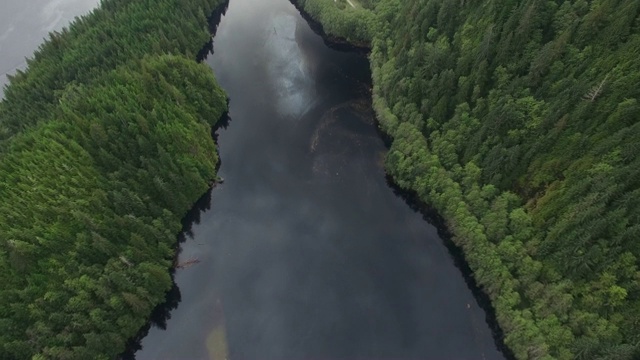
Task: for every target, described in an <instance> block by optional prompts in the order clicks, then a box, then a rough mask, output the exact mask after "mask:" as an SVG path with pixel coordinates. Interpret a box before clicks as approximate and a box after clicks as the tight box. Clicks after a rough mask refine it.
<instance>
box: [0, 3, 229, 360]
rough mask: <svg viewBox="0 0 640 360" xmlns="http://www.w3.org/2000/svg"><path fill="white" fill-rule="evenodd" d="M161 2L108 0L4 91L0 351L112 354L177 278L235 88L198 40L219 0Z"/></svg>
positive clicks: (14, 354) (38, 355)
mask: <svg viewBox="0 0 640 360" xmlns="http://www.w3.org/2000/svg"><path fill="white" fill-rule="evenodd" d="M154 3H155V6H150V5H151V4H147V1H144V0H140V1H122V0H111V1H109V0H106V1H103V2H102V8H101V9H99V10H96V11H95V12H94V13H93V14H91V15H88V16H87V17H85V18H83V19H81V20H80V21H78V22H76V23H75V24H74V25H72V27H71V28H70V30H66V31H63V32H62V33H61V34H54V35H52V36H51V39H50V40H49V42H47V43H46V44H44V45H43V46H42V47H41V49H40V50H39V52H38V53H36V56H35V59H34V60H31V61H30V63H29V68H28V69H27V70H26V71H25V72H21V73H19V74H18V75H17V76H15V77H14V78H13V79H12V81H11V85H10V86H9V87H8V88H7V91H6V94H7V97H6V100H5V101H3V102H2V103H0V127H2V129H3V134H4V136H5V137H4V139H3V140H2V142H1V144H2V147H1V150H0V198H1V199H2V200H3V201H2V204H0V282H1V283H2V287H0V359H28V358H34V359H113V358H115V356H116V355H117V354H119V353H121V352H122V351H124V348H125V344H126V342H127V340H128V339H130V338H131V337H133V336H135V335H136V333H137V332H138V331H139V330H140V329H141V328H142V327H143V326H144V325H145V324H146V322H147V321H148V316H149V314H150V313H151V310H152V309H153V307H154V306H156V305H157V304H159V303H161V302H162V301H164V299H165V292H166V291H167V290H168V289H169V288H170V287H171V285H172V282H171V278H170V276H169V268H170V267H171V265H172V261H173V256H174V249H175V243H176V235H177V233H178V232H179V231H180V229H181V219H182V217H183V216H184V215H185V214H186V212H187V211H188V210H189V209H190V208H191V207H192V205H193V203H194V202H195V201H196V200H197V199H198V198H199V197H200V196H201V195H202V194H203V193H205V192H206V190H207V189H208V188H209V184H210V182H211V181H212V180H213V179H215V177H216V175H215V169H216V165H217V162H218V157H217V154H216V148H215V144H214V141H213V139H212V137H211V127H212V126H213V125H214V124H215V123H216V122H217V121H218V119H220V118H221V116H222V115H223V113H224V112H225V111H226V96H225V94H224V92H223V91H222V90H221V89H220V87H219V86H218V84H217V82H216V80H215V78H214V76H213V73H212V72H211V69H210V68H209V67H208V66H206V65H200V64H197V63H196V62H195V60H194V55H193V54H196V53H197V52H198V51H199V50H200V48H201V47H202V46H203V44H205V43H206V41H207V40H208V39H209V32H208V24H207V19H206V16H205V14H209V13H211V12H212V10H213V9H214V7H215V6H218V5H219V2H218V1H206V0H202V1H200V0H193V1H184V0H180V1H178V0H168V1H167V0H165V1H160V2H154ZM141 29H142V30H141ZM137 31H141V32H137ZM168 39H171V40H168ZM169 54H174V55H169Z"/></svg>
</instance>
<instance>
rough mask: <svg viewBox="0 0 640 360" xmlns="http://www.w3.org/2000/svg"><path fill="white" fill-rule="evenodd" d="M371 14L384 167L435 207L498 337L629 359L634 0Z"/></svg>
mask: <svg viewBox="0 0 640 360" xmlns="http://www.w3.org/2000/svg"><path fill="white" fill-rule="evenodd" d="M309 2H317V3H318V4H320V3H321V2H322V0H306V3H309ZM325 5H326V6H328V5H330V4H325ZM305 9H307V10H308V11H310V12H311V14H312V15H316V12H317V10H316V9H315V8H314V7H312V6H310V5H309V4H306V5H305ZM342 11H343V12H346V11H352V12H353V11H357V10H353V9H352V10H348V9H347V10H342ZM374 13H375V16H374V18H373V19H370V20H369V22H370V23H371V24H372V25H371V26H370V27H369V29H370V34H369V37H370V38H371V44H372V53H371V62H372V69H373V80H374V87H375V89H374V103H375V108H376V111H377V113H378V117H379V120H380V125H381V127H382V128H383V130H384V131H385V132H387V133H389V134H390V135H391V136H392V137H393V139H394V141H393V145H392V147H391V149H390V152H389V154H388V157H387V162H386V166H387V171H388V172H389V173H390V174H391V175H392V176H393V177H394V179H395V181H396V182H397V183H398V184H399V185H400V186H401V187H403V188H406V189H411V190H413V191H415V192H417V193H418V194H419V196H420V197H421V199H423V200H424V201H425V202H427V203H428V204H430V205H432V206H434V207H435V208H436V209H437V210H438V211H439V212H440V213H441V214H442V215H443V216H444V218H445V219H446V220H447V222H448V225H449V227H450V229H451V230H452V232H453V234H454V239H453V240H454V242H455V243H456V244H457V245H459V246H460V247H462V248H463V250H464V253H465V256H466V258H467V261H468V262H469V264H470V266H471V268H472V269H473V270H474V276H475V278H476V280H477V281H478V283H479V284H480V285H481V287H482V288H483V289H484V290H485V292H486V293H487V294H488V295H489V297H490V298H491V299H492V301H493V305H494V307H495V309H496V314H497V318H498V322H499V324H500V326H501V327H502V329H503V330H504V331H505V334H506V338H505V343H506V344H507V345H508V346H509V347H510V348H511V349H512V351H513V352H514V354H515V355H516V357H517V358H519V359H543V358H560V359H574V358H577V359H596V358H598V359H629V358H633V357H634V356H635V357H638V356H640V352H639V350H638V344H639V342H640V272H639V271H638V264H639V258H640V241H639V239H638V238H639V235H640V187H639V185H640V160H639V157H638V156H637V153H638V150H640V121H638V120H639V119H640V111H639V110H640V107H639V105H638V98H639V95H640V87H638V84H640V19H639V17H638V16H639V14H640V3H639V2H637V1H633V0H602V1H583V0H581V1H546V2H539V1H533V0H531V1H529V0H526V1H525V0H523V1H508V2H478V1H458V0H444V1H442V0H437V1H436V0H422V1H421V0H406V1H396V0H378V1H377V7H375V11H374ZM337 14H339V12H338V13H337ZM337 16H339V15H337ZM349 16H353V15H349ZM368 16H369V15H368V14H365V13H362V17H363V18H367V17H368ZM326 28H327V29H332V27H331V26H326ZM332 30H333V31H337V33H336V32H334V35H338V36H343V37H345V38H349V36H348V34H344V33H340V30H341V29H332Z"/></svg>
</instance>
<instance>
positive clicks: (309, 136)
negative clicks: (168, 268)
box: [136, 0, 502, 360]
mask: <svg viewBox="0 0 640 360" xmlns="http://www.w3.org/2000/svg"><path fill="white" fill-rule="evenodd" d="M214 49H215V54H214V55H212V56H210V57H209V59H208V60H207V61H208V63H209V65H211V67H212V68H213V70H214V71H215V73H216V76H217V78H218V80H219V82H220V83H221V85H222V86H223V87H224V88H225V90H226V91H227V93H228V95H229V97H230V101H231V102H230V117H231V119H232V120H231V123H230V125H229V127H228V128H227V129H226V130H221V131H219V145H220V154H221V158H222V167H221V169H220V176H222V177H223V178H224V179H225V180H226V181H225V183H224V184H222V185H219V186H218V187H217V188H216V189H214V190H213V192H212V199H211V209H210V210H208V211H206V212H204V213H202V214H200V222H199V224H197V225H195V226H194V227H193V228H192V231H191V232H192V237H191V238H190V239H189V240H187V242H185V243H184V244H183V251H182V253H181V255H180V261H187V260H189V259H198V260H200V263H198V264H196V265H194V266H191V267H188V268H186V269H180V270H178V271H177V273H176V277H175V280H176V283H177V285H178V288H179V298H180V300H181V301H180V303H179V306H178V307H177V309H175V310H174V311H172V312H171V318H170V319H169V320H168V321H167V322H166V330H163V329H159V328H152V329H151V331H150V333H149V334H148V336H147V337H146V338H144V339H143V341H142V347H143V348H142V350H140V351H138V352H137V353H136V358H137V359H160V358H164V359H169V358H171V359H175V358H180V359H186V358H189V359H206V358H211V357H215V356H218V357H221V356H225V355H227V356H229V358H230V359H234V360H235V359H501V358H502V355H501V354H500V353H499V352H498V351H497V350H496V346H495V344H494V341H493V339H492V337H491V333H490V330H489V328H488V326H487V324H486V322H485V313H484V311H483V310H481V309H480V308H479V307H478V304H477V302H476V301H475V299H474V298H473V295H472V293H471V291H470V290H469V289H468V287H467V285H466V284H465V282H464V279H463V276H462V274H461V272H460V271H459V269H457V268H456V267H455V266H454V261H453V259H452V258H451V256H450V254H449V253H448V251H447V249H446V247H445V246H444V245H443V242H442V240H441V239H440V238H439V237H438V234H437V231H436V229H435V228H434V227H433V226H432V225H430V224H428V223H427V222H425V221H424V220H423V218H422V216H421V215H420V214H418V213H415V212H414V211H413V210H411V209H410V208H409V206H408V205H407V204H406V203H405V202H404V201H403V200H402V199H401V198H400V197H398V196H396V195H395V194H394V193H393V191H392V190H391V189H390V188H389V187H388V186H387V184H386V183H385V178H384V172H383V170H382V167H381V163H382V158H383V155H384V152H385V147H384V144H383V143H382V141H381V140H380V138H379V136H378V134H377V133H376V130H375V125H374V114H373V113H372V111H371V104H370V93H369V91H370V82H369V78H370V74H369V71H368V63H367V61H366V59H365V58H364V57H362V56H359V55H355V54H348V53H340V52H337V51H334V50H331V49H329V48H327V47H326V46H325V45H324V44H323V42H322V39H321V38H319V37H318V36H317V35H315V34H314V33H313V32H312V31H311V30H310V28H309V26H308V25H307V24H306V23H305V22H304V20H303V19H302V18H301V17H300V15H299V13H298V12H297V10H296V9H295V8H294V7H293V6H292V5H291V4H290V3H289V2H287V1H286V0H261V1H255V0H231V3H230V7H229V9H228V11H227V13H226V15H225V17H223V19H222V21H221V23H220V27H219V28H218V32H217V35H216V36H215V40H214ZM223 330H224V331H223Z"/></svg>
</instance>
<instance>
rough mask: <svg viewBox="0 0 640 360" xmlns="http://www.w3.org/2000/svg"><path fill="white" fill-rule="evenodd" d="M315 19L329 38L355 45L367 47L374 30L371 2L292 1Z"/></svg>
mask: <svg viewBox="0 0 640 360" xmlns="http://www.w3.org/2000/svg"><path fill="white" fill-rule="evenodd" d="M292 2H293V3H295V4H296V5H298V6H300V7H302V9H303V10H304V11H305V12H306V13H308V14H309V15H311V16H312V17H313V18H314V19H316V20H317V21H318V22H320V24H322V26H323V30H324V31H325V32H326V33H327V34H329V35H330V36H334V37H338V38H343V39H345V40H347V41H350V42H352V43H354V44H356V45H368V44H370V42H371V39H372V35H373V32H374V29H375V23H374V22H375V16H374V13H373V11H372V10H371V7H372V6H373V1H372V0H358V1H353V0H352V3H353V4H354V5H355V8H353V7H352V6H351V5H350V4H349V3H348V2H347V0H338V1H335V0H292Z"/></svg>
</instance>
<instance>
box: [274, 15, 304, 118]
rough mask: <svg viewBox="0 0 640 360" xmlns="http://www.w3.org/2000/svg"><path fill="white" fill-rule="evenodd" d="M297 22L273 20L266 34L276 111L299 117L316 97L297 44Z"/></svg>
mask: <svg viewBox="0 0 640 360" xmlns="http://www.w3.org/2000/svg"><path fill="white" fill-rule="evenodd" d="M297 27H298V19H297V18H296V17H295V16H293V15H289V14H282V15H277V16H275V17H273V18H272V22H271V23H269V24H268V27H267V28H266V29H265V32H266V33H267V34H268V36H267V40H266V42H265V48H266V52H267V54H268V56H269V57H270V59H271V61H270V62H269V80H270V82H271V83H273V84H274V88H275V91H276V94H277V96H276V100H277V102H278V109H279V110H280V113H281V114H282V115H288V116H293V117H296V118H299V117H300V116H302V115H303V114H304V113H305V112H306V111H307V110H308V109H309V108H310V106H311V104H312V102H313V99H314V98H315V91H314V87H313V86H314V82H313V79H312V78H311V76H310V74H309V70H308V67H307V65H306V63H305V58H304V57H303V54H302V51H301V50H300V46H299V45H298V42H297V41H296V30H297Z"/></svg>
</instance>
